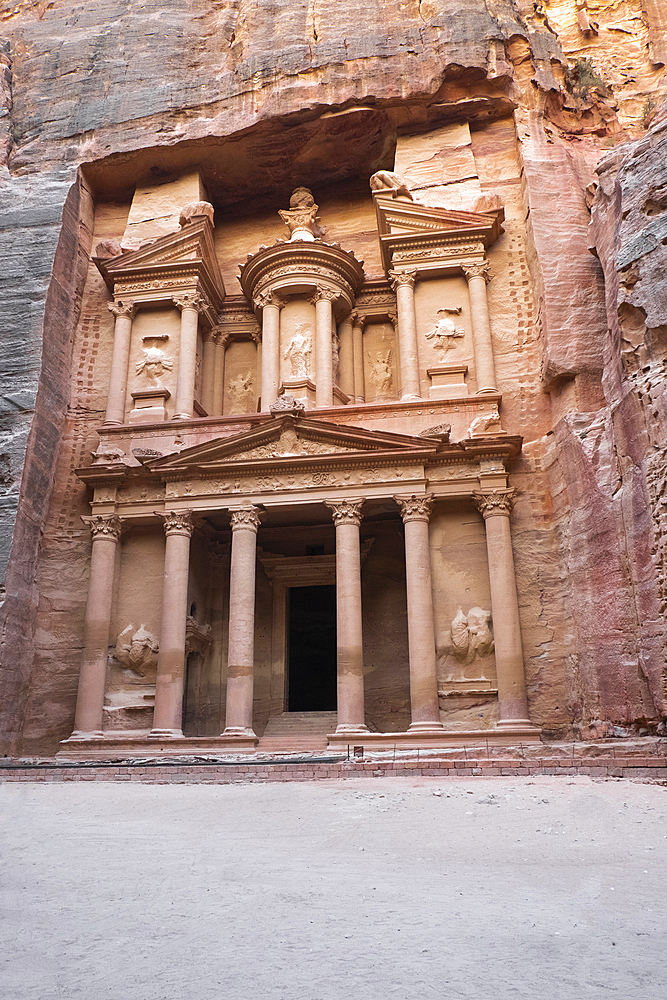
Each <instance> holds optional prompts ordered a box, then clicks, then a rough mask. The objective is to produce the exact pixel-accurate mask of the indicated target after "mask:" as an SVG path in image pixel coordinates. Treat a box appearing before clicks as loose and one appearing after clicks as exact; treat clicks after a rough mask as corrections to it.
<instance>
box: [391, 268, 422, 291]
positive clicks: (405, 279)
mask: <svg viewBox="0 0 667 1000" xmlns="http://www.w3.org/2000/svg"><path fill="white" fill-rule="evenodd" d="M389 277H390V278H391V287H392V288H393V289H394V291H397V290H398V289H399V288H400V287H401V285H408V286H409V287H410V288H414V287H415V281H416V280H417V276H416V274H415V272H414V271H390V272H389Z"/></svg>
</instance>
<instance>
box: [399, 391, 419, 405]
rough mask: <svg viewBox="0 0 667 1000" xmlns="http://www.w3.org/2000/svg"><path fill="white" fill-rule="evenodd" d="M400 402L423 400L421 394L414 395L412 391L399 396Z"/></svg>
mask: <svg viewBox="0 0 667 1000" xmlns="http://www.w3.org/2000/svg"><path fill="white" fill-rule="evenodd" d="M401 402H402V403H422V402H423V400H422V397H421V396H416V395H415V394H414V393H413V392H406V393H405V394H404V395H403V396H401Z"/></svg>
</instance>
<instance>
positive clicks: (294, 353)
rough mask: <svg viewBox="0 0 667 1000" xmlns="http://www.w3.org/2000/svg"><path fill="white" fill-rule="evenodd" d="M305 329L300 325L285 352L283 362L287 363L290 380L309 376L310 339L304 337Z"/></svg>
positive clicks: (303, 325)
mask: <svg viewBox="0 0 667 1000" xmlns="http://www.w3.org/2000/svg"><path fill="white" fill-rule="evenodd" d="M306 330H307V327H306V326H305V324H303V323H302V324H301V325H300V326H298V327H297V328H296V332H295V334H294V336H293V337H292V339H291V341H290V342H289V344H288V346H287V350H286V351H285V355H284V357H285V360H286V361H289V364H290V369H291V372H290V374H291V376H292V378H308V377H309V375H310V353H311V350H312V347H311V341H310V337H307V336H306Z"/></svg>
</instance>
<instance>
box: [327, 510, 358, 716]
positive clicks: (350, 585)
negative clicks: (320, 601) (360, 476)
mask: <svg viewBox="0 0 667 1000" xmlns="http://www.w3.org/2000/svg"><path fill="white" fill-rule="evenodd" d="M363 503H364V501H363V500H342V501H340V502H338V503H335V502H327V507H329V508H330V509H331V511H332V512H333V520H334V524H335V525H336V646H337V665H338V666H337V672H338V725H337V728H336V732H337V733H362V732H368V730H367V728H366V724H365V715H364V644H363V629H362V615H361V548H360V544H359V527H360V525H361V508H362V506H363Z"/></svg>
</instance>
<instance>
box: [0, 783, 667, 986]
mask: <svg viewBox="0 0 667 1000" xmlns="http://www.w3.org/2000/svg"><path fill="white" fill-rule="evenodd" d="M0 813H1V826H2V842H1V843H2V848H1V859H2V869H1V876H0V877H1V882H0V903H1V906H2V938H1V940H2V946H1V948H0V952H1V958H0V962H1V965H0V997H2V998H3V1000H4V998H7V1000H51V998H56V997H57V998H67V1000H84V998H85V1000H209V998H210V1000H213V998H216V1000H218V998H230V1000H348V998H350V1000H384V998H386V997H397V998H400V1000H422V998H430V997H438V998H444V1000H450V998H452V1000H453V998H459V997H462V998H470V1000H473V998H474V1000H487V998H489V1000H510V998H511V1000H514V998H524V997H525V998H530V1000H536V998H539V1000H556V998H558V1000H570V998H575V997H576V998H577V1000H578V998H580V997H592V998H596V1000H597V998H604V1000H612V998H613V1000H615V998H624V1000H634V998H637V1000H647V998H649V997H655V996H662V995H664V993H665V989H666V987H665V980H666V978H667V975H666V974H667V957H666V956H667V951H666V949H665V944H666V936H667V935H666V928H667V923H666V920H665V916H666V910H667V904H666V902H665V899H666V890H667V789H665V788H663V787H661V786H657V785H645V784H639V783H632V782H629V781H595V780H592V779H590V778H587V777H574V778H568V779H566V778H551V777H541V776H540V777H535V778H534V780H531V781H523V780H522V781H520V782H518V781H517V780H516V779H512V778H488V779H482V778H476V779H473V780H471V781H468V782H463V781H453V780H452V781H447V780H446V779H436V778H421V779H420V778H415V779H408V778H405V779H403V778H391V779H385V780H381V779H363V778H360V779H350V780H346V781H339V782H324V781H323V782H305V783H303V784H300V783H289V784H287V783H285V784H235V785H220V786H211V785H129V784H127V783H120V782H119V783H94V784H93V783H88V782H72V783H65V784H57V785H56V784H53V785H49V784H44V785H42V784H32V783H26V784H11V785H9V784H8V785H0Z"/></svg>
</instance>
